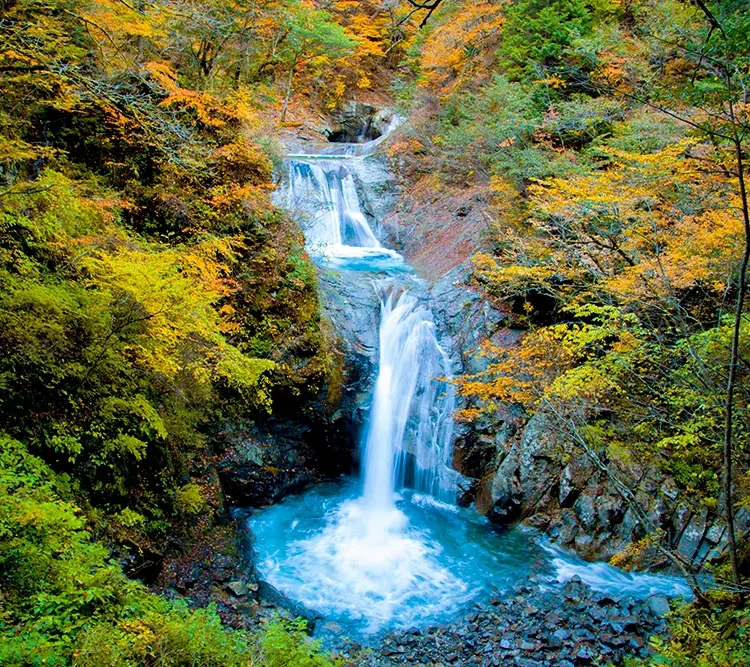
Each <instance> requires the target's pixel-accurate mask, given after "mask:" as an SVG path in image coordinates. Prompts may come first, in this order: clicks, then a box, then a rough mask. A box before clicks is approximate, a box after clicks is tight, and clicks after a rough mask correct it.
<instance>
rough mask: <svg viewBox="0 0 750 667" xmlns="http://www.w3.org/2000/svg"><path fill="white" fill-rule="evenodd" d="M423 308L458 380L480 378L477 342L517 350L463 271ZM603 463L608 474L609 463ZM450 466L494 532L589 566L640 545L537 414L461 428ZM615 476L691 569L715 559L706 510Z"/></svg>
mask: <svg viewBox="0 0 750 667" xmlns="http://www.w3.org/2000/svg"><path fill="white" fill-rule="evenodd" d="M432 305H433V309H434V312H435V316H436V319H437V321H438V323H439V326H440V327H442V328H443V329H444V330H445V331H446V332H447V333H448V334H450V336H451V337H452V339H453V341H454V348H453V359H454V364H455V366H456V368H457V370H458V372H464V373H477V372H480V371H482V370H484V368H485V367H486V364H487V360H486V359H485V358H483V357H482V356H481V354H480V343H481V341H482V340H483V339H487V340H490V341H492V342H493V343H494V344H495V345H498V346H501V347H502V346H512V345H514V344H516V343H517V342H518V341H519V339H520V337H521V336H522V335H523V334H522V332H520V331H514V330H512V329H508V328H507V323H508V318H507V317H506V315H505V314H504V313H503V312H502V311H500V310H499V309H497V308H495V307H494V306H493V305H492V304H491V303H490V302H489V301H488V300H487V299H486V298H485V297H483V295H482V294H481V293H480V292H479V291H478V290H477V288H476V287H474V286H472V285H471V282H470V278H469V271H468V269H466V268H463V267H457V268H456V269H453V270H452V271H450V272H449V273H448V274H446V275H445V276H444V277H443V278H442V279H441V280H439V281H438V282H437V283H435V285H434V286H433V288H432ZM605 463H608V464H610V465H611V466H612V468H613V469H615V468H616V464H615V462H610V461H605ZM454 465H455V467H456V468H457V470H458V471H459V472H461V473H462V474H464V475H466V476H468V477H470V478H472V479H473V480H474V483H473V485H472V488H471V489H470V491H469V493H467V494H466V496H465V497H464V501H465V502H474V504H475V506H476V507H477V509H478V510H479V511H480V512H481V513H483V514H486V515H487V517H488V518H489V519H490V521H492V522H493V523H494V524H496V525H498V526H501V527H503V526H508V525H511V524H513V523H516V522H518V521H523V522H524V523H527V524H529V525H531V526H534V527H535V528H538V529H540V530H542V531H545V532H546V533H547V534H548V535H549V536H550V537H551V538H552V540H553V541H554V542H557V543H558V544H560V545H561V546H564V547H567V548H570V549H572V550H574V551H576V552H577V553H578V554H579V555H580V556H582V557H584V558H586V559H588V560H599V559H609V558H610V557H612V556H613V555H614V554H616V553H618V552H620V551H622V550H623V549H624V548H625V547H626V545H627V544H629V543H630V542H631V541H633V540H636V539H640V538H642V537H644V536H645V532H646V531H645V530H644V528H643V526H641V525H640V523H639V521H638V520H637V519H636V516H635V514H634V512H633V510H632V509H631V508H630V507H629V505H628V504H627V503H626V502H625V501H624V500H623V498H622V497H621V495H620V494H619V493H618V492H617V489H616V488H615V486H614V485H613V484H612V483H611V481H609V480H608V479H607V476H606V474H605V473H604V472H603V471H601V470H600V469H599V468H598V467H597V466H596V465H595V464H594V462H592V460H591V459H590V458H589V456H588V455H587V454H586V453H585V452H584V451H583V450H578V451H576V450H575V449H572V450H571V448H570V447H566V451H563V449H562V447H561V446H560V437H559V435H558V434H557V430H556V429H555V427H554V425H553V424H552V423H550V420H548V419H547V418H546V417H545V416H544V415H543V414H537V415H535V416H534V417H532V418H531V419H529V420H528V421H525V420H524V419H523V417H522V415H521V413H520V412H519V411H517V410H514V409H513V408H512V407H509V406H506V407H503V408H500V409H499V410H498V411H497V412H496V413H495V414H494V415H492V416H488V417H483V418H481V419H480V420H478V421H477V422H476V423H473V424H471V425H470V426H466V425H464V426H461V427H460V428H459V437H458V440H457V442H456V446H455V455H454ZM622 473H623V477H625V478H626V479H627V480H628V481H629V482H630V485H631V487H632V488H633V489H634V491H635V495H636V500H637V503H638V506H639V507H641V508H643V510H644V511H645V514H646V516H647V517H648V519H649V521H650V523H651V524H652V525H653V526H654V527H657V528H660V529H662V530H664V531H665V533H666V535H667V539H668V541H669V543H670V544H671V547H672V548H673V549H676V550H677V551H679V552H680V553H682V554H683V555H684V556H685V557H686V558H687V559H689V560H690V561H692V562H693V563H694V564H695V565H700V564H702V563H703V562H705V561H706V560H709V559H712V558H716V557H717V556H718V555H719V554H720V552H721V549H722V547H723V545H724V542H725V524H724V521H723V518H722V517H720V516H718V515H717V514H716V513H715V512H711V511H710V510H708V509H703V510H701V511H697V512H696V511H695V510H691V509H690V508H689V506H688V504H687V502H686V501H685V500H684V499H683V498H681V496H680V494H679V492H678V489H677V487H676V486H675V485H674V483H672V482H671V481H670V480H666V481H665V480H664V478H663V474H657V473H655V471H653V470H646V469H638V467H637V466H635V465H632V464H631V465H629V466H628V470H627V471H622ZM737 528H738V531H739V532H745V531H747V530H748V529H749V528H750V514H748V513H747V512H746V511H744V510H742V511H740V512H738V515H737ZM653 556H654V557H655V554H653ZM650 564H652V565H659V564H662V563H661V562H660V561H658V560H654V561H652V562H651V563H650Z"/></svg>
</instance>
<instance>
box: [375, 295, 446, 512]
mask: <svg viewBox="0 0 750 667" xmlns="http://www.w3.org/2000/svg"><path fill="white" fill-rule="evenodd" d="M378 287H379V289H380V291H381V295H380V296H381V324H380V359H379V365H378V378H377V381H376V383H375V391H374V395H373V403H372V411H371V414H370V418H369V423H368V430H367V438H366V440H365V447H364V465H363V475H364V494H363V501H364V502H365V503H366V504H367V505H368V506H370V507H373V508H385V507H390V506H392V505H393V502H394V491H395V490H396V489H399V488H402V487H403V486H405V483H406V481H407V478H411V479H410V481H411V484H410V486H411V487H412V488H414V489H416V490H417V491H421V492H423V493H427V494H429V495H430V496H433V497H435V498H437V499H438V500H441V501H443V502H447V503H452V502H454V501H455V496H456V491H455V486H454V478H453V476H451V475H450V474H449V471H450V456H451V453H452V447H451V445H452V437H453V420H452V413H453V409H454V403H455V402H454V400H453V387H452V386H451V385H450V384H448V383H446V382H445V381H444V380H442V379H441V377H444V376H447V375H449V372H450V363H449V360H448V358H447V356H446V354H445V352H444V351H443V350H442V348H441V347H440V345H439V343H438V341H437V338H436V336H435V324H434V322H433V319H432V314H431V313H430V311H429V310H428V309H427V308H426V307H425V306H424V305H423V304H421V303H420V302H419V301H418V300H417V299H416V298H415V297H414V296H412V295H411V294H410V293H409V292H408V291H406V290H403V289H400V288H398V287H396V286H394V285H392V284H391V283H390V282H389V281H383V282H381V283H379V284H378Z"/></svg>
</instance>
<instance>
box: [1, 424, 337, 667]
mask: <svg viewBox="0 0 750 667" xmlns="http://www.w3.org/2000/svg"><path fill="white" fill-rule="evenodd" d="M58 480H59V477H57V476H56V475H55V474H54V473H53V472H52V470H51V469H50V468H49V467H48V466H47V465H46V464H45V463H43V462H42V460H41V459H39V458H37V457H35V456H32V455H30V454H29V453H28V451H27V450H26V448H25V447H24V446H23V445H22V444H21V443H19V442H18V441H16V440H13V439H11V438H9V437H8V436H6V435H0V586H1V587H2V594H1V595H0V664H3V665H7V666H8V667H11V666H18V667H21V666H25V665H42V664H44V665H74V666H77V667H84V666H86V667H100V666H102V665H107V666H108V667H109V666H112V667H136V666H138V667H140V666H141V665H152V666H153V667H157V666H158V667H171V666H174V667H177V666H178V665H179V666H184V665H206V666H213V667H240V666H242V667H247V666H248V665H257V666H258V667H263V666H267V667H280V666H282V665H287V666H289V667H328V666H330V665H332V663H331V662H330V661H329V660H328V659H327V658H326V657H325V656H324V655H323V654H321V653H320V652H319V651H320V646H319V644H317V643H310V642H309V641H308V640H307V637H306V635H305V633H304V632H303V625H302V623H284V622H282V621H274V622H272V623H270V624H268V626H267V628H266V629H265V630H263V631H262V632H261V633H260V635H259V636H258V637H253V636H249V635H248V634H246V633H243V632H239V631H233V630H229V629H226V628H224V627H223V626H222V625H221V621H220V619H219V616H218V615H217V613H216V609H215V608H214V607H208V608H205V609H198V610H190V609H188V607H187V604H185V603H184V602H181V601H178V602H167V601H165V600H163V599H160V598H158V597H157V596H155V595H153V594H151V593H149V592H148V590H147V589H146V588H145V587H144V586H142V585H141V584H138V583H136V582H133V581H130V580H128V579H127V578H126V577H125V575H124V574H123V573H122V571H121V570H120V568H119V566H118V565H117V564H116V563H115V562H114V561H112V560H110V558H109V554H108V552H107V550H106V549H105V548H104V547H103V546H102V545H101V544H98V543H96V542H94V541H93V540H92V538H91V534H90V533H89V531H88V530H87V526H86V520H85V518H84V517H83V514H82V512H81V510H80V508H78V507H77V506H76V505H75V503H74V502H72V500H70V499H69V494H68V492H67V491H65V490H64V489H62V488H60V486H59V482H58ZM181 492H182V495H183V496H186V497H187V496H189V497H191V498H192V496H194V495H195V494H194V493H193V489H190V488H183V489H182V490H181ZM193 509H194V508H193ZM119 518H120V520H121V521H123V522H124V523H126V524H131V525H132V524H133V523H138V522H139V521H140V519H139V518H138V516H137V515H136V514H135V512H129V511H123V512H121V513H120V517H119Z"/></svg>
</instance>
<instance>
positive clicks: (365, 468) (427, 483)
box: [249, 138, 688, 638]
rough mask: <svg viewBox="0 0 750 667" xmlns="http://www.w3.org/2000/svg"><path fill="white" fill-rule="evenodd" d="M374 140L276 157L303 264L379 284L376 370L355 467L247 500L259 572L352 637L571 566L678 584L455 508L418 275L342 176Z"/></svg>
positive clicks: (442, 617)
mask: <svg viewBox="0 0 750 667" xmlns="http://www.w3.org/2000/svg"><path fill="white" fill-rule="evenodd" d="M380 141H382V138H381V139H379V140H377V141H374V142H369V144H358V145H341V144H339V145H337V146H335V151H336V152H335V154H330V153H331V151H332V150H334V149H333V148H331V147H328V148H327V150H326V151H324V152H322V153H317V154H312V153H308V154H295V155H290V156H288V157H287V160H286V167H287V173H286V176H285V178H284V179H283V181H282V185H281V187H280V188H279V192H278V197H277V204H278V205H282V206H285V207H286V208H288V209H289V210H290V211H292V213H293V215H294V216H295V218H296V219H297V220H298V222H299V224H300V225H301V227H302V229H303V231H304V233H305V237H306V242H307V249H308V252H309V253H310V255H311V257H312V259H313V261H314V262H315V263H316V264H317V265H318V267H319V268H320V269H321V270H326V271H346V272H347V275H356V276H357V278H356V279H357V280H362V281H368V282H369V283H370V284H371V286H372V289H373V290H374V292H375V294H376V295H377V298H378V301H379V303H380V314H379V322H380V324H379V332H378V333H379V335H378V339H379V348H378V372H377V380H376V382H375V385H374V387H373V389H372V400H371V406H370V409H369V417H368V420H367V426H366V428H365V429H364V432H363V434H362V438H361V444H360V446H361V461H362V471H361V475H360V476H359V477H357V478H345V479H342V480H339V481H337V482H330V483H326V484H320V485H318V486H315V487H313V488H312V489H310V490H308V491H306V492H304V493H301V494H298V495H293V496H290V497H287V498H286V499H285V500H283V501H282V502H280V503H277V504H276V505H274V506H271V507H269V508H266V509H263V510H258V511H254V512H253V513H252V515H251V517H250V519H249V524H250V529H251V531H252V533H253V534H254V537H255V541H254V551H255V554H254V561H255V564H256V567H257V570H258V572H259V575H260V576H261V577H262V578H263V579H264V580H265V581H268V582H269V583H270V584H272V585H273V586H274V587H276V588H277V589H278V590H279V591H281V592H282V593H283V594H284V595H286V596H287V597H288V598H290V599H292V600H294V601H296V602H299V603H301V604H302V605H304V606H305V607H308V608H309V609H312V610H314V611H316V612H318V613H319V614H321V615H322V616H323V617H324V619H325V624H321V625H323V628H324V629H323V634H325V632H326V631H325V627H332V626H331V624H333V626H334V627H336V628H339V629H341V630H342V631H344V632H345V633H346V634H348V635H349V636H358V637H362V638H366V637H368V636H369V637H377V636H382V634H383V633H386V632H392V631H395V630H404V629H409V628H417V629H419V628H425V627H427V626H431V625H434V624H436V623H447V622H449V621H451V619H453V618H455V617H458V616H459V615H460V614H462V613H463V612H464V611H465V610H467V609H469V608H471V606H472V605H476V604H477V603H481V602H482V601H487V600H490V599H494V598H497V597H498V596H503V595H504V594H507V593H508V592H509V591H511V590H513V589H514V587H517V586H518V585H519V583H526V582H530V581H533V582H534V584H533V585H534V586H535V587H536V588H537V589H538V591H540V592H541V593H544V594H545V595H548V596H555V595H557V594H559V591H560V590H561V589H562V586H563V583H564V582H566V581H568V580H570V579H571V578H573V577H579V578H580V580H581V581H582V582H583V583H584V584H586V585H588V587H589V588H590V589H592V590H595V591H601V592H606V593H608V594H611V595H613V596H615V595H617V596H623V595H628V596H632V597H633V598H635V599H644V600H645V599H646V598H648V596H650V595H653V594H656V593H659V594H662V595H668V596H677V595H687V594H688V588H687V586H685V584H684V583H683V582H682V581H681V580H680V579H678V578H675V577H669V576H661V575H659V576H657V575H647V574H640V575H633V574H628V573H624V572H621V571H618V570H616V569H615V568H612V567H610V566H608V565H606V564H602V563H593V564H592V563H586V562H584V561H582V560H580V559H578V558H577V557H576V556H575V555H573V554H569V553H566V552H564V551H562V550H560V549H559V548H557V547H554V546H553V545H551V544H550V543H548V542H547V541H546V540H545V539H544V538H543V537H542V536H541V535H540V534H538V533H537V532H535V531H533V530H531V529H525V528H515V529H511V530H506V531H503V532H498V531H497V530H495V529H493V528H492V527H491V526H490V524H489V523H488V522H487V521H486V520H485V519H484V518H483V517H481V516H479V515H478V514H477V513H476V511H474V510H473V509H470V508H461V507H458V506H457V505H456V491H457V484H458V477H459V476H458V474H457V473H455V472H454V471H453V470H452V468H451V458H452V453H453V452H452V442H453V436H454V433H453V417H452V414H453V412H454V410H455V403H456V401H455V396H454V389H453V386H452V385H451V384H450V383H449V382H447V381H446V380H447V378H450V376H451V374H452V372H453V369H452V368H451V362H450V359H449V357H448V355H447V354H446V352H445V350H444V349H443V348H442V347H441V344H440V342H439V340H440V336H439V334H438V332H437V331H436V327H435V323H434V320H433V316H432V313H431V312H430V309H429V305H428V299H427V288H428V285H426V284H425V282H424V281H422V280H420V279H419V278H418V277H417V276H416V275H415V274H414V273H413V272H412V271H411V269H410V268H409V266H408V265H407V264H406V263H405V261H404V259H403V257H401V255H399V254H398V253H397V252H395V251H394V250H391V249H389V248H386V247H383V245H382V244H381V242H380V241H379V240H378V238H377V235H376V234H375V232H374V231H373V229H372V228H371V226H370V224H369V223H368V220H367V218H366V216H365V215H364V213H363V211H362V208H361V205H360V200H359V195H358V191H357V182H356V181H355V178H354V176H353V173H352V166H353V163H354V161H360V165H359V166H360V168H361V162H362V161H364V160H367V156H368V155H369V154H370V153H371V152H372V151H374V149H375V147H376V146H377V144H378V143H379V142H380ZM326 153H327V154H326ZM556 591H558V593H556Z"/></svg>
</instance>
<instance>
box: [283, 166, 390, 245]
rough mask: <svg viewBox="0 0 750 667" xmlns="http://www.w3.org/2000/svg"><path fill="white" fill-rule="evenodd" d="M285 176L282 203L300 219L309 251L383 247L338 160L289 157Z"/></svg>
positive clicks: (347, 174) (351, 182) (350, 179)
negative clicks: (286, 191)
mask: <svg viewBox="0 0 750 667" xmlns="http://www.w3.org/2000/svg"><path fill="white" fill-rule="evenodd" d="M288 178H289V188H288V193H287V201H286V202H285V203H286V206H287V208H289V209H291V210H292V211H293V212H295V213H296V214H297V217H298V219H301V220H302V225H303V230H304V232H305V237H306V239H307V246H308V249H309V250H310V252H311V254H313V255H339V254H352V253H351V250H352V249H354V248H377V249H383V246H382V245H381V244H380V242H379V241H378V240H377V239H376V238H375V234H373V232H372V229H370V225H368V224H367V220H366V219H365V216H364V214H363V213H362V209H361V208H360V205H359V197H358V196H357V188H356V185H355V183H354V177H353V176H352V174H351V172H350V171H349V170H348V169H347V168H346V167H345V166H344V165H343V164H341V162H340V161H336V160H316V161H315V162H303V161H300V160H290V161H289V174H288Z"/></svg>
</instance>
